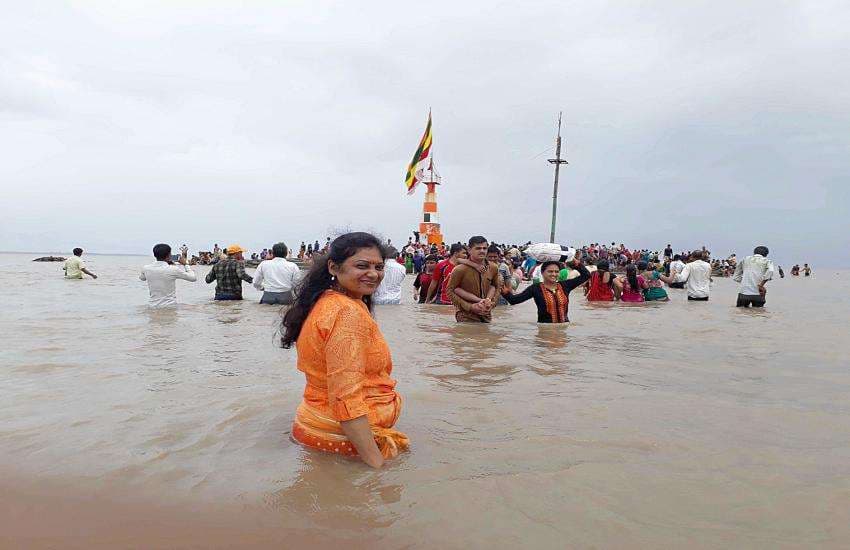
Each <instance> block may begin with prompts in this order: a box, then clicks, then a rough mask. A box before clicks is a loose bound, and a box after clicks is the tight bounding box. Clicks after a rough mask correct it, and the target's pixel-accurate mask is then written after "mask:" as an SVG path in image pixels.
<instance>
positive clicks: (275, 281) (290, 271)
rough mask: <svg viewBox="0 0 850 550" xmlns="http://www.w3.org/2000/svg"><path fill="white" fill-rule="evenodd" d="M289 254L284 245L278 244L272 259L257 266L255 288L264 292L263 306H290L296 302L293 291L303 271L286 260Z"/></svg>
mask: <svg viewBox="0 0 850 550" xmlns="http://www.w3.org/2000/svg"><path fill="white" fill-rule="evenodd" d="M288 252H289V249H288V248H287V247H286V245H285V244H284V243H277V244H275V245H273V246H272V251H271V254H270V256H271V258H269V259H268V260H263V261H262V262H260V265H258V266H257V271H256V273H254V283H253V284H254V288H256V289H257V290H262V291H263V297H262V298H260V303H261V304H282V305H290V304H292V302H293V301H294V300H295V294H294V292H293V290H294V288H295V284H296V283H297V282H298V278H299V276H300V274H301V270H300V269H299V268H298V266H297V265H295V264H294V263H292V262H290V261H289V260H287V259H286V255H287V253H288Z"/></svg>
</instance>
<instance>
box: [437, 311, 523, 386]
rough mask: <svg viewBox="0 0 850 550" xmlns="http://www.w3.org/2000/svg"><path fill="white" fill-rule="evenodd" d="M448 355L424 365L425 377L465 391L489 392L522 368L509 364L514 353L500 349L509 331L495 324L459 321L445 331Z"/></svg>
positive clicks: (438, 357)
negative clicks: (507, 352)
mask: <svg viewBox="0 0 850 550" xmlns="http://www.w3.org/2000/svg"><path fill="white" fill-rule="evenodd" d="M445 332H446V336H447V343H448V345H447V347H446V348H444V350H445V351H446V352H448V353H447V356H446V357H442V356H440V355H437V356H435V357H434V358H433V359H434V360H435V361H434V362H433V363H430V364H426V365H425V372H424V374H425V376H427V377H430V378H433V379H435V380H437V382H439V383H440V385H441V386H444V387H447V388H449V389H461V390H462V391H465V392H473V393H480V394H487V393H491V392H493V391H495V390H496V389H497V387H498V386H501V385H502V384H505V383H507V382H509V381H510V379H511V377H512V376H513V375H514V374H515V373H516V372H518V371H519V369H518V368H517V366H516V365H515V364H509V363H506V361H509V360H510V357H511V356H512V354H505V353H503V350H502V349H501V348H502V346H503V343H504V341H505V340H506V338H507V337H509V333H508V332H506V331H505V329H504V328H502V329H499V328H496V327H494V326H492V325H485V324H473V323H457V324H456V325H454V326H452V327H451V330H446V331H445Z"/></svg>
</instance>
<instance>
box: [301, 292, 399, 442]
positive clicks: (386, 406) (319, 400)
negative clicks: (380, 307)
mask: <svg viewBox="0 0 850 550" xmlns="http://www.w3.org/2000/svg"><path fill="white" fill-rule="evenodd" d="M296 347H297V350H298V370H300V371H301V372H303V373H304V374H305V376H306V377H307V386H306V387H305V388H304V400H303V401H302V403H301V405H299V407H298V412H297V413H296V418H295V421H294V422H293V424H292V437H293V438H294V439H295V440H296V441H298V442H300V443H302V444H304V445H307V446H309V447H313V448H316V449H320V450H322V451H327V452H331V453H339V454H345V455H356V454H357V450H356V449H355V448H354V446H353V445H352V444H351V442H349V441H348V438H346V437H345V435H344V434H343V432H342V428H341V427H340V425H339V422H340V421H344V420H353V419H355V418H358V417H361V416H364V415H366V416H367V417H368V419H369V425H370V426H371V427H372V432H373V434H374V435H375V441H376V443H377V444H378V447H379V448H380V449H381V453H382V454H383V455H384V457H385V458H392V457H394V456H396V455H397V454H398V452H399V451H402V450H406V449H407V447H408V440H407V437H406V436H405V435H404V434H402V433H400V432H397V431H396V430H393V429H391V428H392V426H393V425H395V423H396V421H397V420H398V416H399V413H400V412H401V397H400V396H399V395H398V394H397V393H396V392H395V384H396V382H395V380H393V379H392V378H390V374H391V373H392V368H393V365H392V358H391V357H390V349H389V347H388V346H387V343H386V341H385V340H384V336H383V335H382V334H381V330H380V329H379V328H378V324H377V323H376V322H375V320H374V319H372V316H371V315H370V314H369V310H368V308H367V307H366V304H364V303H363V301H362V300H355V299H353V298H349V297H348V296H346V295H345V294H342V293H339V292H335V291H332V290H328V291H326V292H325V293H324V294H322V296H321V297H320V298H319V300H318V301H317V302H316V304H315V305H314V306H313V309H312V310H311V311H310V314H309V315H308V316H307V319H306V320H305V321H304V326H303V327H302V328H301V334H299V336H298V341H297V342H296Z"/></svg>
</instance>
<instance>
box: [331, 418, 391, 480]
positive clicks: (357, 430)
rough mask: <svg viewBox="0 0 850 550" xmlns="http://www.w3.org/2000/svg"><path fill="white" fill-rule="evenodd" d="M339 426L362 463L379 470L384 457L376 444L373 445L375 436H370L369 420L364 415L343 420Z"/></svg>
mask: <svg viewBox="0 0 850 550" xmlns="http://www.w3.org/2000/svg"><path fill="white" fill-rule="evenodd" d="M339 425H340V427H341V428H342V433H344V434H345V436H346V437H347V438H348V440H349V441H351V443H352V444H353V445H354V448H355V449H357V454H359V455H360V458H361V460H363V462H365V463H366V464H368V465H369V466H371V467H372V468H380V467H381V466H383V465H384V456H383V455H382V454H381V450H380V449H378V444H377V443H375V436H374V435H373V434H372V428H371V426H369V419H368V418H367V417H366V416H365V415H364V416H359V417H357V418H354V419H352V420H343V421H341V422H340V423H339Z"/></svg>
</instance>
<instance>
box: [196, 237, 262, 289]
mask: <svg viewBox="0 0 850 550" xmlns="http://www.w3.org/2000/svg"><path fill="white" fill-rule="evenodd" d="M224 252H225V253H226V254H227V259H226V260H221V261H219V262H218V263H217V264H215V265H214V266H213V267H212V269H210V272H209V273H207V277H206V281H207V284H210V283H212V282H213V281H215V282H216V283H215V299H216V300H241V299H242V281H245V282H246V283H251V282H253V281H254V279H253V278H252V277H251V276H250V275H248V274H247V273H245V258H244V257H242V253H243V252H245V249H244V248H242V247H241V246H239V245H238V244H232V245H230V246H228V247H227V248H225V249H224Z"/></svg>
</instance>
